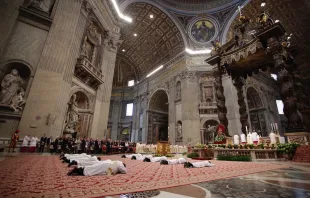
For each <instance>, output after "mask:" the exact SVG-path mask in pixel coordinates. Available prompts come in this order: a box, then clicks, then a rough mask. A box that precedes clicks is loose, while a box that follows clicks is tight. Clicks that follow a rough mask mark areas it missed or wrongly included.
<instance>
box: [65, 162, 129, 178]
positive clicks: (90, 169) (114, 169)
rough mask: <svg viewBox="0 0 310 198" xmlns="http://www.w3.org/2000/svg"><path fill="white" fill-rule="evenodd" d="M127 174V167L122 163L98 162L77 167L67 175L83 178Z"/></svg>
mask: <svg viewBox="0 0 310 198" xmlns="http://www.w3.org/2000/svg"><path fill="white" fill-rule="evenodd" d="M118 173H120V174H125V173H127V169H126V165H125V164H124V163H123V162H121V161H106V162H98V163H95V164H93V165H91V166H85V167H80V168H78V167H75V168H74V169H72V170H70V171H69V172H68V174H67V175H69V176H72V175H83V176H94V175H115V174H118Z"/></svg>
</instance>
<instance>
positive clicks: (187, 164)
mask: <svg viewBox="0 0 310 198" xmlns="http://www.w3.org/2000/svg"><path fill="white" fill-rule="evenodd" d="M212 166H215V165H214V164H212V163H211V162H210V161H202V162H193V163H191V162H185V163H184V168H202V167H212Z"/></svg>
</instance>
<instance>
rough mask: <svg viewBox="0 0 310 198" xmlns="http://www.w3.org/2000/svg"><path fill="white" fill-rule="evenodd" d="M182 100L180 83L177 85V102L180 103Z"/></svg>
mask: <svg viewBox="0 0 310 198" xmlns="http://www.w3.org/2000/svg"><path fill="white" fill-rule="evenodd" d="M181 99H182V95H181V82H180V81H178V82H177V84H176V94H175V100H176V101H179V100H181Z"/></svg>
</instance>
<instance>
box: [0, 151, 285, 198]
mask: <svg viewBox="0 0 310 198" xmlns="http://www.w3.org/2000/svg"><path fill="white" fill-rule="evenodd" d="M103 158H104V159H106V158H109V159H119V160H123V161H124V162H125V163H126V165H127V170H128V173H127V174H124V175H115V176H92V177H86V176H74V177H73V176H71V177H69V176H67V175H66V174H67V172H68V170H69V169H70V168H68V167H67V164H62V163H61V161H60V160H59V159H58V156H36V155H32V156H19V157H12V158H9V159H6V160H4V161H1V162H0V167H1V170H0V195H1V197H14V198H17V197H22V198H26V197H45V198H46V197H53V198H56V197H102V196H107V195H115V194H122V193H128V192H137V191H145V190H152V189H160V188H167V187H173V186H179V185H186V184H192V183H198V182H205V181H210V180H215V179H223V178H228V177H235V176H240V175H245V174H250V173H256V172H261V171H267V170H271V169H277V168H283V167H284V166H281V165H277V164H268V163H253V162H226V161H213V163H214V164H215V165H216V166H215V167H212V168H207V167H206V168H193V169H185V168H184V167H183V165H160V164H159V163H147V162H141V161H134V160H130V159H122V158H120V157H119V156H109V157H103Z"/></svg>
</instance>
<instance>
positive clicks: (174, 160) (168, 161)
mask: <svg viewBox="0 0 310 198" xmlns="http://www.w3.org/2000/svg"><path fill="white" fill-rule="evenodd" d="M185 162H186V159H184V158H179V159H172V160H161V161H160V164H162V165H168V164H169V165H171V164H184V163H185Z"/></svg>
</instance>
